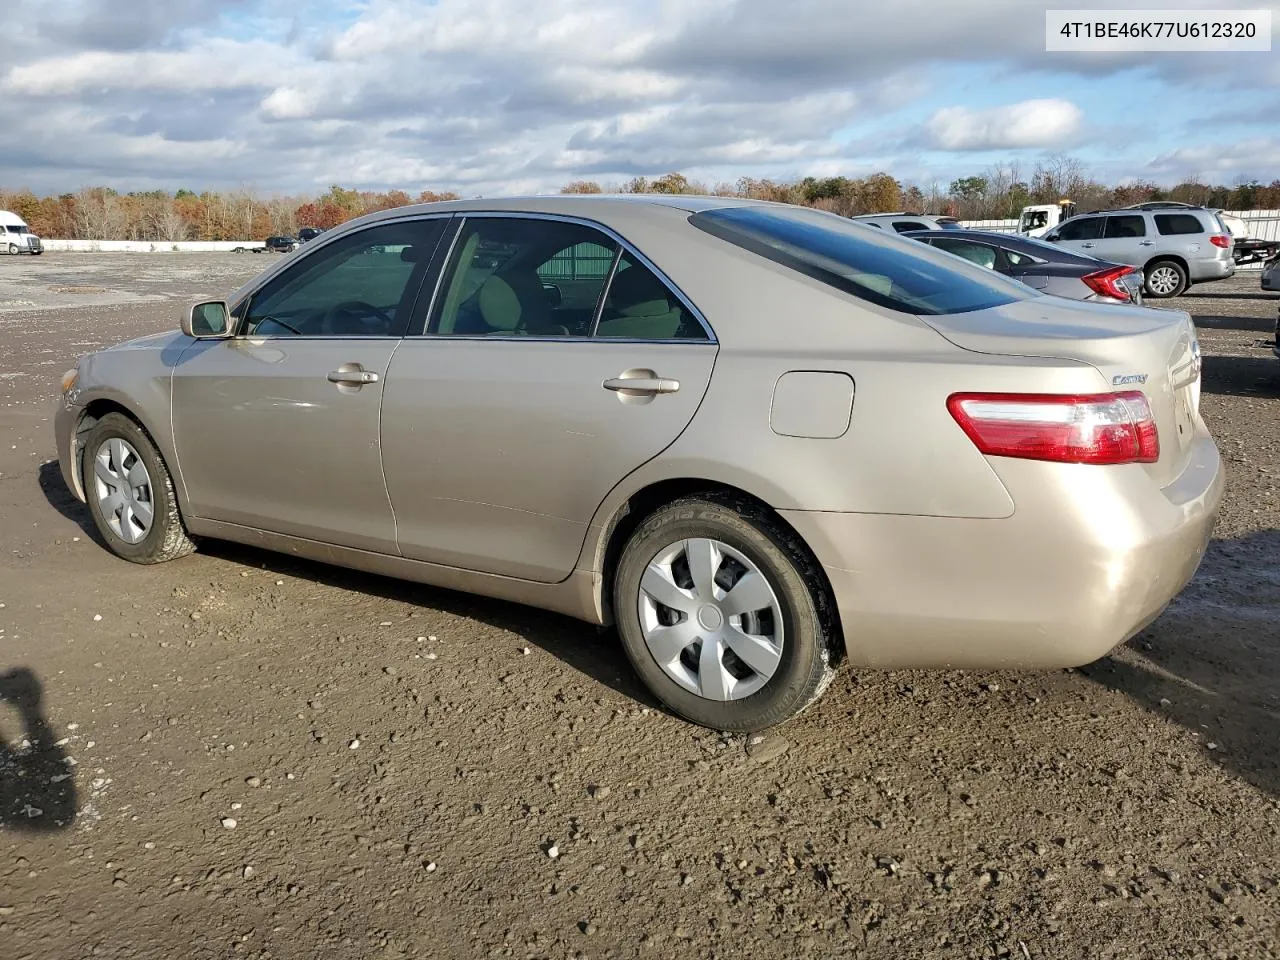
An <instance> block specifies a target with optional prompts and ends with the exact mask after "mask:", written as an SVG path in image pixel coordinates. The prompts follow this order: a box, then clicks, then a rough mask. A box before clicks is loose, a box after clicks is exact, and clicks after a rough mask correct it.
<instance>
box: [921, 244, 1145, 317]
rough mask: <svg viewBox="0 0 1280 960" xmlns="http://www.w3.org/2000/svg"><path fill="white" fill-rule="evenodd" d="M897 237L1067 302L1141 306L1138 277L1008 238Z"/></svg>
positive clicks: (1118, 266)
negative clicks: (961, 259)
mask: <svg viewBox="0 0 1280 960" xmlns="http://www.w3.org/2000/svg"><path fill="white" fill-rule="evenodd" d="M903 236H905V237H911V238H912V239H913V240H919V241H921V242H922V243H927V244H929V245H930V246H933V247H937V248H938V249H939V250H945V251H947V253H954V254H955V255H956V256H959V257H963V258H964V259H966V260H968V261H970V262H971V263H976V264H977V265H978V266H980V267H986V268H987V269H988V270H995V271H996V272H997V273H1003V274H1004V275H1005V276H1009V277H1013V278H1014V279H1015V280H1020V281H1022V282H1023V283H1025V284H1027V286H1029V287H1035V288H1036V289H1037V290H1040V291H1043V292H1044V293H1047V294H1051V295H1052V296H1055V297H1067V298H1069V299H1071V300H1091V301H1095V302H1097V303H1117V304H1121V303H1122V304H1128V305H1131V306H1133V305H1138V306H1141V304H1142V274H1141V273H1139V272H1138V271H1137V270H1136V269H1134V268H1133V267H1131V266H1129V265H1128V264H1124V263H1108V262H1107V261H1105V260H1098V259H1096V258H1094V257H1086V256H1085V255H1084V254H1080V253H1072V252H1071V251H1069V250H1064V249H1062V248H1061V247H1057V246H1054V245H1053V244H1051V243H1043V242H1041V241H1039V240H1033V239H1030V238H1028V237H1024V236H1020V235H1018V234H1013V233H993V232H990V231H986V230H913V231H911V232H909V233H904V234H903Z"/></svg>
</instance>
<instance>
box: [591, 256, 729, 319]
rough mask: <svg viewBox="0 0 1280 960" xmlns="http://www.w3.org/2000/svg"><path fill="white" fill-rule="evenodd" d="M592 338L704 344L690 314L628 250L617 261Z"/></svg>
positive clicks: (667, 288)
mask: <svg viewBox="0 0 1280 960" xmlns="http://www.w3.org/2000/svg"><path fill="white" fill-rule="evenodd" d="M596 336H597V337H602V338H609V339H613V338H617V339H627V340H706V339H708V337H707V331H706V330H705V329H704V328H703V326H702V324H701V323H699V322H698V318H697V317H695V316H694V315H693V312H692V311H690V310H689V308H688V307H686V306H685V305H684V303H683V302H682V301H681V300H680V298H679V297H678V296H676V294H675V292H674V291H673V290H672V289H671V288H670V287H668V286H667V285H666V284H665V283H663V281H662V279H661V278H660V277H659V276H658V275H657V274H656V273H654V272H653V271H652V270H650V269H649V268H648V267H647V266H645V265H644V264H643V263H642V262H641V261H640V260H639V258H637V257H635V256H634V255H633V254H632V253H631V252H630V251H629V250H624V251H623V252H622V255H621V256H620V257H619V258H618V269H617V271H616V272H615V273H614V275H613V279H612V280H611V281H610V283H609V292H608V293H607V294H606V295H605V300H604V305H603V307H602V308H601V311H600V322H599V324H598V325H597V326H596Z"/></svg>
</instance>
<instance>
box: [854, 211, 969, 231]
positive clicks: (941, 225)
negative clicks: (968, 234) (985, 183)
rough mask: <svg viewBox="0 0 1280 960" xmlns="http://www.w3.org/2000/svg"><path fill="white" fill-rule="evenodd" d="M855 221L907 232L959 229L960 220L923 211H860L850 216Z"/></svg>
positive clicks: (870, 225)
mask: <svg viewBox="0 0 1280 960" xmlns="http://www.w3.org/2000/svg"><path fill="white" fill-rule="evenodd" d="M849 219H850V220H852V221H853V222H854V223H865V224H866V225H867V226H868V227H878V228H880V229H881V230H896V231H897V232H898V233H906V232H907V231H908V230H959V229H960V221H959V220H957V219H956V218H955V217H935V216H933V215H932V214H922V213H860V214H858V215H857V216H856V217H850V218H849Z"/></svg>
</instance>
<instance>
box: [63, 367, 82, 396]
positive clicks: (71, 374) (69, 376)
mask: <svg viewBox="0 0 1280 960" xmlns="http://www.w3.org/2000/svg"><path fill="white" fill-rule="evenodd" d="M79 379H80V368H79V367H72V368H71V369H70V370H68V371H67V372H66V373H64V374H63V375H62V394H63V396H66V395H67V394H68V393H70V392H71V391H72V390H74V389H75V385H76V381H77V380H79Z"/></svg>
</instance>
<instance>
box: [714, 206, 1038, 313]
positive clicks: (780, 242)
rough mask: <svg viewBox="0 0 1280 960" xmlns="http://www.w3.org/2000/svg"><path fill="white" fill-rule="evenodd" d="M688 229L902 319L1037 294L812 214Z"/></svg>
mask: <svg viewBox="0 0 1280 960" xmlns="http://www.w3.org/2000/svg"><path fill="white" fill-rule="evenodd" d="M689 222H690V223H691V224H693V225H694V226H695V227H698V228H699V229H701V230H704V231H706V232H707V233H709V234H711V235H712V236H715V237H719V238H720V239H721V240H725V241H727V242H729V243H732V244H734V245H735V246H738V247H741V248H743V249H744V250H749V251H751V252H752V253H755V254H758V255H759V256H762V257H765V258H766V259H769V260H772V261H773V262H774V263H778V264H781V265H782V266H784V267H788V268H789V269H792V270H795V271H796V272H798V273H802V274H804V275H805V276H807V277H811V278H813V279H815V280H818V281H821V282H822V283H825V284H828V285H829V286H832V287H835V288H836V289H837V290H841V291H843V292H845V293H848V294H851V295H853V296H855V297H858V298H859V299H862V300H866V301H867V302H869V303H874V304H876V305H877V306H880V307H886V308H888V309H890V310H896V311H899V312H901V313H911V314H920V315H926V316H937V315H941V314H949V313H965V312H968V311H970V310H983V309H986V308H988V307H997V306H1000V305H1002V304H1006V303H1012V302H1014V301H1016V300H1027V299H1030V298H1031V297H1034V296H1038V294H1036V293H1035V292H1033V291H1032V290H1030V289H1029V288H1027V287H1025V286H1023V285H1022V284H1019V283H1017V282H1015V281H1012V280H1008V279H1006V278H1004V277H1002V276H1000V275H999V274H995V273H992V272H990V271H987V270H984V269H982V268H981V267H968V266H967V265H964V264H962V263H957V262H955V260H956V258H954V257H950V256H947V255H944V254H941V253H938V252H937V251H934V250H931V249H929V247H928V246H927V245H926V244H922V243H919V242H917V241H915V240H911V239H908V238H906V237H899V236H896V235H894V234H882V235H880V236H877V235H875V234H870V233H868V232H867V231H865V230H863V229H862V228H861V227H859V226H858V225H856V224H854V223H853V222H852V221H850V220H847V219H845V218H844V217H840V216H837V215H835V214H829V213H823V212H820V211H815V210H805V209H802V208H795V209H777V210H775V209H772V208H764V207H755V206H744V207H722V208H720V209H716V210H704V211H702V212H700V213H695V214H693V215H692V216H691V217H690V218H689Z"/></svg>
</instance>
